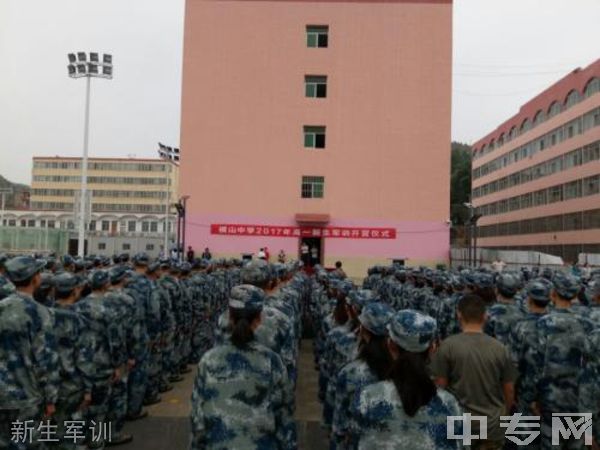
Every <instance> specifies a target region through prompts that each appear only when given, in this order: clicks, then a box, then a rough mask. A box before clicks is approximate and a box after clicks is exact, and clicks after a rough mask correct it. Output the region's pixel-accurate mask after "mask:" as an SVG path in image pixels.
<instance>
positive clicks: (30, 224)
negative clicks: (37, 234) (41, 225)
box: [27, 219, 35, 228]
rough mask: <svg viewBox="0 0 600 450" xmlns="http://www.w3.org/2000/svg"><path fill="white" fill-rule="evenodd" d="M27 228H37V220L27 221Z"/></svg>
mask: <svg viewBox="0 0 600 450" xmlns="http://www.w3.org/2000/svg"><path fill="white" fill-rule="evenodd" d="M27 226H28V227H30V228H34V227H35V220H34V219H30V220H28V221H27Z"/></svg>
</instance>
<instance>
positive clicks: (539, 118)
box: [533, 110, 545, 126]
mask: <svg viewBox="0 0 600 450" xmlns="http://www.w3.org/2000/svg"><path fill="white" fill-rule="evenodd" d="M544 120H545V117H544V111H541V110H540V111H538V112H537V113H536V115H535V116H534V118H533V126H537V125H539V124H540V123H542V122H543V121H544Z"/></svg>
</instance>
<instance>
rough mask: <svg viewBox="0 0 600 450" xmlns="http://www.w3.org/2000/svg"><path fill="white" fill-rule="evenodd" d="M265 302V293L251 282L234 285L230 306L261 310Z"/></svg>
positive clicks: (230, 295)
mask: <svg viewBox="0 0 600 450" xmlns="http://www.w3.org/2000/svg"><path fill="white" fill-rule="evenodd" d="M264 303H265V293H264V291H263V290H262V289H260V288H258V287H256V286H253V285H251V284H240V285H238V286H234V287H233V288H232V289H231V293H230V294H229V302H228V304H229V307H230V308H233V309H243V310H246V311H261V310H262V308H263V305H264Z"/></svg>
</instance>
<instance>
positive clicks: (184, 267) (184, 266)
mask: <svg viewBox="0 0 600 450" xmlns="http://www.w3.org/2000/svg"><path fill="white" fill-rule="evenodd" d="M179 270H180V271H181V274H182V275H188V274H189V273H190V272H191V271H192V265H191V264H190V263H189V262H183V263H181V264H180V265H179Z"/></svg>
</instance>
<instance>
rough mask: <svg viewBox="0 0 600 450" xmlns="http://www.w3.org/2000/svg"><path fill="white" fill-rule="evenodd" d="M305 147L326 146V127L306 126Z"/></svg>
mask: <svg viewBox="0 0 600 450" xmlns="http://www.w3.org/2000/svg"><path fill="white" fill-rule="evenodd" d="M304 147H305V148H325V127H310V126H305V127H304Z"/></svg>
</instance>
